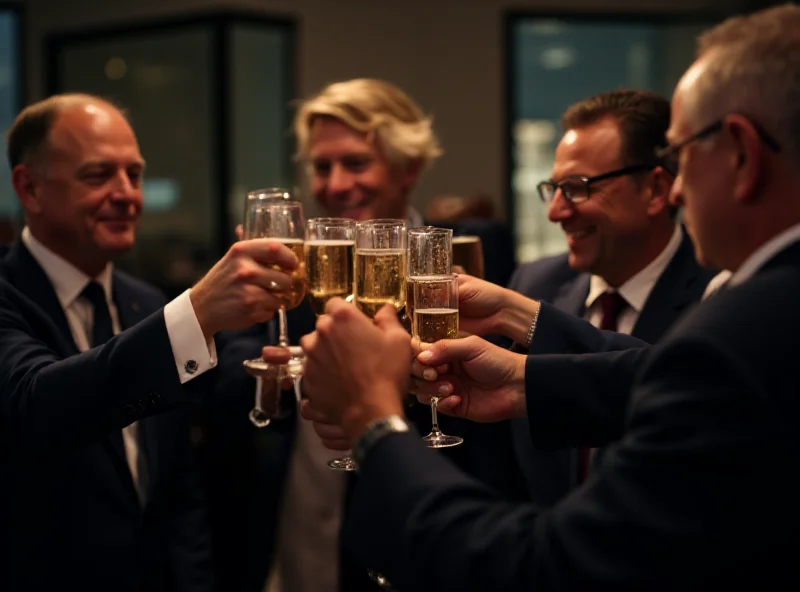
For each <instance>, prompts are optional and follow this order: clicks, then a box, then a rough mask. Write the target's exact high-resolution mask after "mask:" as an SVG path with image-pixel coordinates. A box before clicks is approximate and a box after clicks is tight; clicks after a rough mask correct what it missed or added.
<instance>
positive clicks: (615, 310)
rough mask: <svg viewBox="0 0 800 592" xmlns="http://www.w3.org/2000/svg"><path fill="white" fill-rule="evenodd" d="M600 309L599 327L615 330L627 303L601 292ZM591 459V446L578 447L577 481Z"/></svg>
mask: <svg viewBox="0 0 800 592" xmlns="http://www.w3.org/2000/svg"><path fill="white" fill-rule="evenodd" d="M598 300H599V302H600V310H602V312H603V316H602V318H601V319H600V329H603V330H605V331H616V330H617V319H618V318H619V313H621V312H622V311H623V310H624V309H625V307H626V306H627V305H628V303H627V302H626V301H625V299H624V298H623V297H622V295H620V293H619V292H617V291H608V292H603V293H602V294H601V295H600V297H599V298H598ZM591 460H592V449H591V448H580V449H579V450H578V482H579V483H583V481H584V480H585V479H586V476H587V475H588V474H589V466H590V464H591Z"/></svg>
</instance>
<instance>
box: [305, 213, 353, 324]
mask: <svg viewBox="0 0 800 592" xmlns="http://www.w3.org/2000/svg"><path fill="white" fill-rule="evenodd" d="M355 239H356V221H355V220H351V219H349V218H311V219H310V220H307V221H306V242H305V246H304V248H305V259H306V272H307V276H308V301H309V303H310V304H311V308H312V310H313V311H314V313H315V314H316V315H317V316H319V315H321V314H322V313H323V312H325V304H326V303H327V302H328V300H330V299H331V298H334V297H339V298H344V299H346V300H351V301H352V299H353V252H354V251H355V245H356V240H355Z"/></svg>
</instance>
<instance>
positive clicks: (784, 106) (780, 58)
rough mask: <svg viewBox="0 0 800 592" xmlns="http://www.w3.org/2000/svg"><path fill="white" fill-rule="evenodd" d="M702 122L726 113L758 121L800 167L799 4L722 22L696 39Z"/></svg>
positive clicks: (706, 122) (698, 109)
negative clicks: (703, 61)
mask: <svg viewBox="0 0 800 592" xmlns="http://www.w3.org/2000/svg"><path fill="white" fill-rule="evenodd" d="M697 55H698V58H706V59H707V63H706V68H705V70H704V71H703V75H702V78H701V79H700V80H698V81H697V87H696V88H697V91H698V92H697V94H696V96H695V97H694V99H695V101H696V107H697V109H696V111H697V116H698V117H699V118H702V121H699V122H698V124H700V125H705V124H708V123H710V122H711V121H713V119H714V118H717V117H720V116H722V115H725V114H727V113H741V114H744V115H749V116H751V117H753V118H754V119H756V120H757V121H758V123H760V124H761V125H762V126H763V127H764V128H765V129H766V130H767V131H768V132H769V134H770V135H772V136H774V137H775V138H776V139H777V140H778V142H779V143H780V145H781V146H782V148H783V149H784V150H785V151H786V153H787V154H788V156H789V158H791V159H792V160H793V161H794V162H796V163H797V164H798V165H800V6H797V5H795V4H784V5H781V6H776V7H774V8H769V9H766V10H761V11H758V12H755V13H753V14H750V15H744V16H737V17H732V18H729V19H727V20H725V21H723V22H722V23H721V24H719V25H717V26H716V27H714V28H712V29H710V30H708V31H707V32H705V33H703V34H702V35H701V36H700V37H699V38H698V48H697Z"/></svg>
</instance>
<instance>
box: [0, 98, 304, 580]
mask: <svg viewBox="0 0 800 592" xmlns="http://www.w3.org/2000/svg"><path fill="white" fill-rule="evenodd" d="M7 140H8V160H9V165H10V168H11V175H12V182H13V186H14V190H15V192H16V194H17V196H18V198H19V200H20V203H21V205H22V208H23V210H24V212H25V224H26V225H25V228H24V230H23V232H22V236H21V238H20V240H18V241H16V242H15V243H13V244H12V245H10V247H9V248H8V251H7V252H5V253H3V254H2V256H0V483H2V487H0V589H2V590H30V591H32V592H39V591H43V590H54V589H57V588H60V587H63V586H64V585H65V584H67V583H73V582H77V583H79V584H80V588H81V589H82V590H85V591H86V592H92V591H100V590H119V591H123V592H126V591H131V592H133V591H134V590H150V591H152V592H160V591H166V590H185V591H194V592H201V591H202V592H207V591H209V590H212V589H213V583H214V582H213V578H212V572H211V570H210V546H209V536H208V528H207V524H206V512H205V505H204V503H203V499H202V495H201V494H200V484H199V478H198V477H199V476H198V474H197V472H196V469H195V463H194V459H193V451H192V449H191V447H190V443H189V430H188V413H186V411H187V410H188V408H189V407H190V406H191V405H192V403H194V402H196V401H197V400H198V399H199V398H200V397H201V396H202V395H205V394H207V392H208V391H209V388H210V385H211V383H212V382H213V376H214V374H216V372H215V371H214V370H213V368H214V367H215V366H216V364H217V360H216V349H215V345H214V334H215V333H217V332H218V331H219V330H221V329H238V328H241V327H246V326H249V325H250V324H252V323H253V322H256V321H261V322H264V321H266V320H268V319H269V318H270V317H271V316H272V314H273V313H274V311H275V310H277V308H278V306H279V301H278V300H277V298H276V297H275V296H274V295H272V294H271V293H270V290H275V291H278V290H280V289H282V288H283V289H285V288H286V287H287V286H288V285H289V283H290V281H291V279H290V277H289V276H288V274H286V273H283V272H281V271H278V270H275V269H270V268H269V267H267V266H268V265H269V264H271V263H274V264H277V265H278V267H280V268H285V269H289V270H291V269H294V268H295V267H296V265H297V260H296V258H295V257H294V255H292V253H291V251H290V250H289V249H288V248H286V247H285V246H283V245H280V244H278V243H276V242H273V241H268V240H266V239H258V240H253V241H243V242H241V243H238V244H237V245H235V246H234V247H232V248H231V250H230V251H228V253H227V254H226V255H225V256H224V257H223V258H222V259H221V260H220V261H219V262H218V263H217V264H216V265H215V266H214V268H213V269H212V270H211V271H209V272H208V274H206V276H205V277H204V278H203V279H201V280H200V281H199V282H198V283H197V285H195V286H194V287H193V288H192V289H191V290H187V291H185V292H184V293H183V294H181V295H180V296H178V297H177V298H176V299H174V300H173V301H171V302H169V303H167V302H166V299H165V298H164V296H163V294H161V293H160V292H159V291H158V290H157V289H155V288H153V287H152V286H148V285H147V284H145V283H143V282H141V281H138V280H136V279H135V278H133V277H131V276H129V275H127V274H125V273H123V272H121V271H119V270H117V269H115V268H114V265H113V261H114V260H115V259H116V258H117V257H118V256H119V255H121V254H123V253H125V252H126V251H128V250H129V249H131V248H132V247H133V246H134V244H135V240H136V228H137V225H138V222H139V218H140V215H141V212H142V203H143V195H142V172H143V169H144V160H143V159H142V155H141V154H140V151H139V145H138V142H137V140H136V135H135V134H134V131H133V129H132V128H131V126H130V124H129V123H128V121H127V119H126V117H125V115H124V114H123V113H122V112H121V111H120V110H119V109H117V108H116V107H115V106H114V105H112V104H110V103H108V102H107V101H105V100H103V99H102V98H100V97H96V96H90V95H84V94H65V95H56V96H53V97H49V98H47V99H45V100H43V101H39V102H38V103H34V104H32V105H29V106H28V107H26V108H25V109H24V110H23V111H22V112H21V113H20V114H19V115H18V116H17V117H16V118H15V120H14V122H13V124H12V125H11V127H10V129H9V131H8V134H7Z"/></svg>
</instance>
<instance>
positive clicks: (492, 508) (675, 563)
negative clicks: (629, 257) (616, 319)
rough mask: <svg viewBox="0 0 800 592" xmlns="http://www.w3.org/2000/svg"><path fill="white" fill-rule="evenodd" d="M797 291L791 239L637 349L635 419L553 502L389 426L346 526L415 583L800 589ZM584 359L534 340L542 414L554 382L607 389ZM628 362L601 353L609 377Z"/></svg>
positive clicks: (627, 420)
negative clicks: (510, 490)
mask: <svg viewBox="0 0 800 592" xmlns="http://www.w3.org/2000/svg"><path fill="white" fill-rule="evenodd" d="M798 293H800V244H794V245H792V246H790V247H788V248H787V249H785V250H784V251H783V252H781V253H779V254H778V255H776V256H775V257H773V258H772V259H771V260H770V261H769V262H768V263H767V264H766V265H765V266H764V267H762V268H761V269H760V270H759V271H758V272H757V273H756V274H755V275H754V276H753V277H752V278H750V279H749V280H748V281H746V282H744V283H743V284H741V285H739V286H735V287H731V288H728V289H726V290H725V291H724V292H721V293H718V294H716V295H715V296H714V297H713V298H711V299H709V300H707V301H706V302H704V303H702V304H700V305H699V306H698V307H696V308H694V309H693V310H692V311H690V312H688V314H687V315H686V316H685V317H683V318H682V319H681V320H679V321H678V322H677V323H676V324H675V325H674V326H673V327H672V328H671V329H670V330H669V331H668V332H667V334H666V335H664V337H663V338H662V339H661V340H660V342H659V343H658V344H657V345H655V346H651V347H650V348H648V349H645V350H639V351H638V353H637V357H638V362H639V364H638V370H636V371H635V373H634V378H633V380H632V381H631V389H630V394H629V405H628V407H627V409H626V410H625V412H624V419H623V420H622V422H623V426H624V427H623V434H622V437H621V438H619V439H618V441H617V442H615V443H614V444H612V445H611V446H610V447H609V448H608V450H607V451H606V457H605V460H604V462H603V463H602V464H601V465H600V467H599V468H598V469H597V470H596V471H595V472H593V473H592V474H591V475H590V476H589V478H588V480H587V481H586V482H585V483H584V484H583V485H582V486H581V487H580V488H579V489H577V490H576V491H574V492H573V493H572V494H571V495H570V496H568V497H567V498H565V499H563V500H562V501H561V502H559V503H558V504H557V505H555V506H554V507H553V508H551V509H549V510H545V511H541V510H538V509H536V508H535V507H534V506H532V505H522V504H517V505H514V504H508V503H507V502H504V501H503V500H502V499H500V498H499V497H498V496H497V495H496V494H495V493H494V492H492V491H491V490H489V489H488V488H486V487H483V486H482V485H480V484H479V483H477V482H475V481H474V480H473V479H470V478H468V477H466V476H465V475H464V474H463V473H462V472H460V471H458V470H457V469H456V468H455V467H453V466H452V465H451V464H449V463H448V462H447V461H446V460H445V459H443V458H442V457H441V456H439V455H437V454H435V453H432V452H431V451H428V450H426V449H424V448H423V447H422V446H420V444H419V442H417V440H416V437H414V436H410V435H408V434H395V435H391V436H387V437H386V438H384V439H382V440H381V441H379V442H378V443H377V444H376V446H375V447H374V448H373V449H372V450H371V451H370V452H369V453H368V456H367V458H366V460H365V462H364V463H363V465H362V467H361V474H360V478H359V482H358V484H357V485H356V490H355V492H354V495H353V499H352V504H351V508H350V512H349V514H348V516H349V519H348V521H347V523H346V524H345V537H346V542H347V544H348V545H350V546H351V547H352V548H353V549H355V550H356V551H357V552H358V553H359V554H360V555H361V556H362V557H364V559H365V560H366V561H368V562H369V563H370V564H371V565H373V566H374V567H375V568H376V569H378V570H380V571H381V572H382V573H384V574H385V575H386V576H387V577H388V578H389V579H390V580H391V581H392V582H393V583H395V584H396V586H397V587H398V588H399V589H400V590H405V589H408V590H418V591H420V592H424V591H426V590H437V591H440V592H448V591H451V590H452V591H455V590H458V591H460V592H465V591H467V592H468V591H472V590H475V591H477V590H494V591H497V592H505V591H512V590H514V591H516V590H520V591H522V590H542V591H546V590H588V589H591V590H709V589H720V590H724V589H734V590H767V589H769V590H775V589H780V590H794V589H797V588H798V586H800V567H799V565H798V562H797V561H796V555H797V532H798V531H800V506H798V504H797V499H798V495H800V482H799V481H798V480H797V479H796V474H795V473H796V467H797V466H798V463H800V433H799V432H798V430H797V423H798V421H800V398H798V396H797V393H798V392H800V375H799V374H798V373H797V371H796V369H795V368H794V366H793V365H792V364H791V363H790V362H789V363H787V358H786V357H785V355H788V354H789V353H790V352H795V351H798V350H799V349H800V332H798V330H797V327H798V326H800V309H799V308H798V307H797V294H798ZM753 311H758V314H757V318H755V319H754V318H753ZM748 318H750V321H748V322H743V319H748ZM613 355H620V354H619V353H618V354H613V353H605V354H600V356H601V357H608V356H613ZM570 361H575V357H574V356H564V355H549V356H530V357H529V359H528V367H527V369H526V391H527V395H528V403H529V407H528V408H529V413H531V415H530V417H531V419H532V420H533V419H534V416H533V411H532V410H535V409H536V408H537V407H536V405H535V403H533V399H535V398H536V396H538V395H537V394H539V393H541V392H543V391H546V390H547V389H549V388H555V389H558V390H560V392H561V393H565V392H571V393H573V394H572V397H573V400H574V399H578V398H584V399H591V398H594V397H597V396H601V395H602V394H603V392H602V391H603V390H604V389H603V388H600V389H599V392H598V391H597V389H592V388H589V389H588V390H584V391H579V390H578V389H580V388H584V387H587V386H590V383H589V381H588V380H586V379H585V377H583V376H579V375H578V372H579V371H585V370H587V369H588V366H586V365H584V367H583V368H576V367H575V366H574V365H573V364H570ZM629 361H630V360H629ZM624 367H625V366H623V367H620V366H615V365H613V364H608V363H600V364H599V365H597V366H596V367H595V368H594V372H595V373H596V374H595V377H604V378H605V379H607V380H610V381H613V380H614V373H615V372H619V371H620V369H621V368H624ZM633 367H634V366H633V365H628V366H627V370H626V373H627V375H628V376H630V371H631V370H632V369H633ZM565 368H570V370H571V371H569V372H564V370H565ZM603 368H605V371H604V372H603V371H602V370H603ZM559 369H560V371H559ZM570 381H572V382H570ZM594 384H596V385H597V386H599V387H602V385H601V384H598V383H597V382H595V383H594ZM532 403H533V404H532ZM540 419H541V418H540ZM542 421H544V420H543V419H542ZM534 427H536V426H534ZM533 433H536V432H535V430H533ZM582 440H584V441H585V440H586V437H585V436H584V437H582ZM573 443H574V444H577V443H578V442H573ZM445 550H446V551H445ZM409 566H414V568H413V569H412V568H410V567H409Z"/></svg>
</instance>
